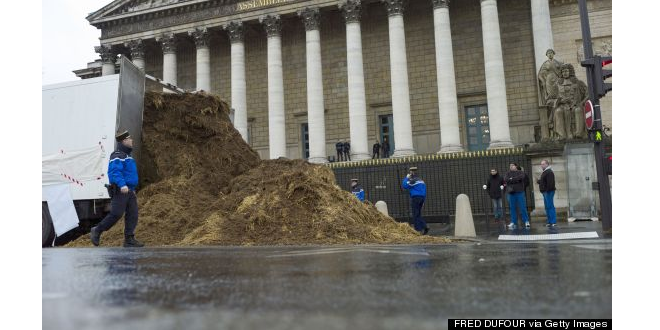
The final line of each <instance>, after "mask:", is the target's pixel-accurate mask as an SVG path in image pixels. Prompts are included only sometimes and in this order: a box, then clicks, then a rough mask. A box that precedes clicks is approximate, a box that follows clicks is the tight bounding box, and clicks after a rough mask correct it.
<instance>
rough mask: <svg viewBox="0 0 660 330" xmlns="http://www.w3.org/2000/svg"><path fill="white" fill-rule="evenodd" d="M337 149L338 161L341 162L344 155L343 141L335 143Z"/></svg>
mask: <svg viewBox="0 0 660 330" xmlns="http://www.w3.org/2000/svg"><path fill="white" fill-rule="evenodd" d="M335 149H337V161H338V162H341V161H342V158H343V157H342V155H343V154H344V142H341V140H339V141H337V143H335Z"/></svg>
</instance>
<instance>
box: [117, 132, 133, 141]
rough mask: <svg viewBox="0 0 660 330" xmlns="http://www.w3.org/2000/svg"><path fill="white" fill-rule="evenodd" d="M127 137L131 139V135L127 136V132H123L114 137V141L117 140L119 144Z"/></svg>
mask: <svg viewBox="0 0 660 330" xmlns="http://www.w3.org/2000/svg"><path fill="white" fill-rule="evenodd" d="M129 137H131V134H129V133H128V131H123V132H120V133H117V135H115V140H117V142H121V141H124V140H125V139H127V138H129Z"/></svg>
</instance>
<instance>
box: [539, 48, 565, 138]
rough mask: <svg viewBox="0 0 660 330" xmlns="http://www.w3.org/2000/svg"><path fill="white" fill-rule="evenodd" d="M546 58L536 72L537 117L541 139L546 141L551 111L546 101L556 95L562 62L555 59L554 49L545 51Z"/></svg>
mask: <svg viewBox="0 0 660 330" xmlns="http://www.w3.org/2000/svg"><path fill="white" fill-rule="evenodd" d="M545 56H547V57H548V59H547V60H546V61H545V62H543V65H541V69H539V73H538V89H539V118H540V119H541V120H540V121H541V122H540V124H541V140H542V141H548V140H549V139H550V138H551V137H550V129H549V126H548V125H549V117H551V116H552V113H551V111H549V109H550V110H552V108H550V106H549V104H548V101H549V100H552V99H555V98H556V97H557V93H558V91H557V80H559V77H560V76H561V72H560V68H561V66H562V65H563V63H561V62H559V61H557V60H556V59H555V51H554V50H552V49H548V50H547V51H546V52H545Z"/></svg>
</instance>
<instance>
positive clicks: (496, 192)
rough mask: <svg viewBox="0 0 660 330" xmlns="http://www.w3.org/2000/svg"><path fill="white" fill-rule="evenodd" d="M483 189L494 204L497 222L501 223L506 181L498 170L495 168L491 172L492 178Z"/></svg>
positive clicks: (490, 177) (489, 178)
mask: <svg viewBox="0 0 660 330" xmlns="http://www.w3.org/2000/svg"><path fill="white" fill-rule="evenodd" d="M483 188H484V190H486V191H487V192H488V195H489V196H490V199H491V200H492V202H493V214H494V216H495V221H500V219H501V218H502V215H503V214H504V212H503V210H502V189H504V179H503V178H502V176H501V175H500V174H499V173H498V172H497V170H496V169H494V168H493V169H491V170H490V176H489V177H488V181H486V184H485V185H484V186H483Z"/></svg>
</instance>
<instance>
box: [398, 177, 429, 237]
mask: <svg viewBox="0 0 660 330" xmlns="http://www.w3.org/2000/svg"><path fill="white" fill-rule="evenodd" d="M401 186H402V187H403V189H407V190H408V191H409V192H410V206H411V207H412V213H413V221H414V222H413V223H414V227H415V230H417V231H419V232H422V235H426V234H427V233H428V232H429V227H428V226H427V225H426V221H424V219H422V206H424V200H426V183H424V180H422V179H421V178H420V177H419V176H418V175H417V167H411V168H410V170H409V172H408V175H406V177H405V178H403V182H402V183H401Z"/></svg>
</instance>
